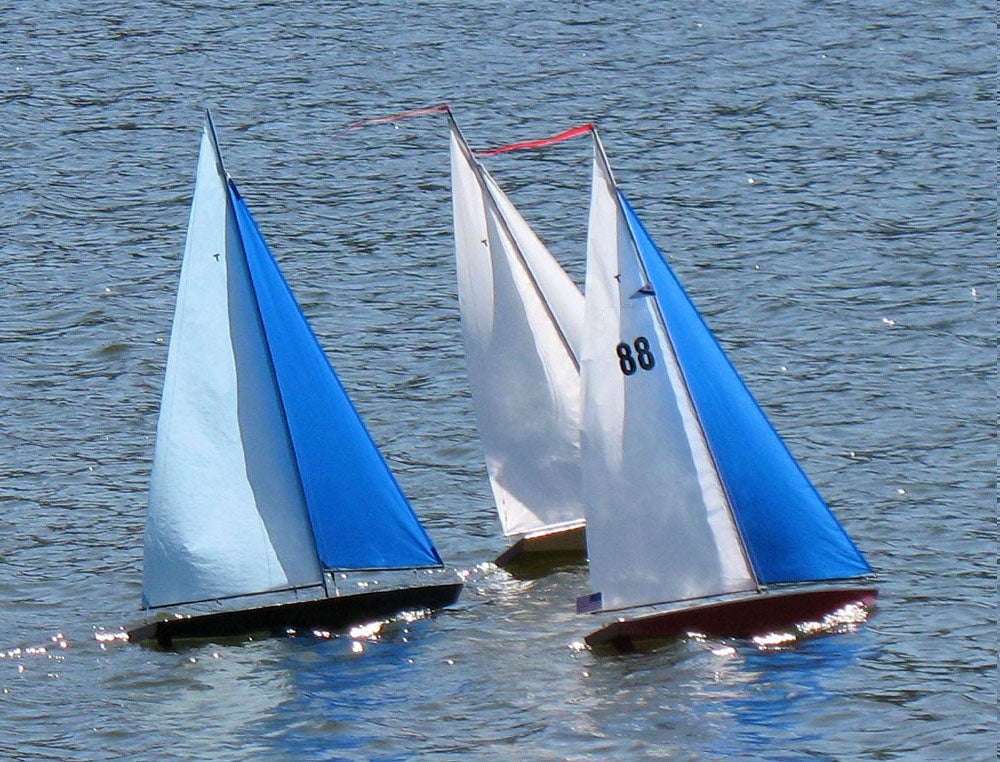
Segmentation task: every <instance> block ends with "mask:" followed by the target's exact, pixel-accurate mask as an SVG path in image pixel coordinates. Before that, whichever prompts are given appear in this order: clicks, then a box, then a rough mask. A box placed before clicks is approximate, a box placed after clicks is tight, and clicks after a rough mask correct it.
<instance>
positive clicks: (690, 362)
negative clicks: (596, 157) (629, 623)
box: [618, 191, 871, 584]
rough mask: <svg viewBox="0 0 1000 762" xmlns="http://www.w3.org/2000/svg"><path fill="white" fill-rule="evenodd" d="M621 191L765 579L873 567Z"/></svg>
mask: <svg viewBox="0 0 1000 762" xmlns="http://www.w3.org/2000/svg"><path fill="white" fill-rule="evenodd" d="M618 196H619V199H620V200H621V205H622V208H623V209H624V210H625V216H626V219H627V220H628V224H629V228H630V229H631V232H632V236H633V238H634V240H635V242H636V245H637V247H638V250H639V254H640V256H641V258H642V261H643V264H644V265H645V267H646V271H647V274H648V276H649V279H650V281H651V283H652V285H653V289H654V291H655V292H656V298H657V300H658V302H659V305H660V309H661V311H662V313H663V317H664V321H665V322H666V325H667V330H668V332H669V335H670V340H671V342H672V343H673V345H674V351H675V353H676V355H677V359H678V362H679V364H680V366H681V369H682V370H683V373H684V377H685V380H686V381H687V385H688V388H689V391H690V394H691V398H692V400H693V402H694V405H695V408H696V410H697V412H698V417H699V419H700V421H701V424H702V428H703V429H704V432H705V438H706V439H707V441H708V444H709V447H710V449H711V451H712V456H713V458H714V459H715V463H716V467H717V468H718V470H719V475H720V477H721V479H722V483H723V485H724V487H725V490H726V494H727V496H728V497H729V501H730V504H731V507H732V510H733V514H734V516H735V518H736V522H737V525H738V526H739V529H740V534H741V535H742V537H743V541H744V544H745V546H746V550H747V554H748V555H749V557H750V561H751V563H752V564H753V568H754V571H755V573H756V575H757V578H758V581H759V582H761V583H763V584H773V583H780V582H806V581H812V580H831V579H843V578H847V577H854V576H857V575H860V574H868V573H870V572H871V567H870V566H869V565H868V563H867V562H866V561H865V559H864V558H863V557H862V555H861V553H860V552H859V551H858V549H857V548H856V547H855V546H854V543H852V542H851V539H850V538H849V537H848V536H847V533H846V532H845V531H844V529H843V527H841V526H840V524H839V522H838V521H837V519H836V518H835V517H834V515H833V514H832V513H831V512H830V509H829V508H828V507H827V505H826V503H825V502H824V501H823V498H821V497H820V495H819V493H818V492H817V491H816V488H815V487H814V486H813V485H812V483H811V482H810V481H809V478H808V477H807V476H806V475H805V474H804V473H803V471H802V469H801V468H800V467H799V465H798V463H797V462H796V460H795V459H794V458H793V457H792V455H791V453H790V452H789V451H788V449H787V447H786V446H785V443H784V442H783V441H782V440H781V437H779V436H778V433H777V432H776V431H775V430H774V428H773V427H772V426H771V424H770V422H769V421H768V420H767V417H766V416H765V415H764V412H763V411H762V410H761V409H760V407H759V406H758V405H757V402H756V400H755V399H754V398H753V396H752V395H751V394H750V392H749V390H748V389H747V388H746V386H745V385H744V384H743V380H742V379H741V378H740V376H739V374H738V373H737V372H736V369H735V368H734V367H733V366H732V364H731V363H730V362H729V358H728V357H727V356H726V355H725V353H724V352H723V351H722V347H720V346H719V344H718V342H717V341H716V340H715V336H713V335H712V332H711V331H710V330H709V328H708V326H707V325H706V324H705V322H704V321H703V320H702V317H701V314H700V313H699V312H698V310H697V309H696V308H695V306H694V304H693V303H692V302H691V300H690V299H689V298H688V296H687V294H686V293H685V291H684V289H683V287H682V286H681V285H680V283H679V282H678V280H677V278H676V276H675V275H674V273H673V271H672V270H671V269H670V266H669V265H668V264H667V263H666V261H665V260H664V258H663V255H662V254H661V253H660V251H659V250H658V249H657V248H656V245H655V244H654V243H653V241H652V239H651V238H650V237H649V234H648V233H647V232H646V229H645V228H644V227H643V225H642V223H641V222H640V221H639V219H638V217H636V215H635V212H634V211H633V210H632V208H631V207H630V206H629V204H628V202H627V201H626V200H625V197H624V196H623V195H622V194H621V192H620V191H619V194H618Z"/></svg>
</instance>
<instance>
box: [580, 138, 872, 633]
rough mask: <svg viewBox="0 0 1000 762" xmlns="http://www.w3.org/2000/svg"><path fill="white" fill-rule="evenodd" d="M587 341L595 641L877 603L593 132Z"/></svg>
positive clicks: (776, 624) (584, 370)
mask: <svg viewBox="0 0 1000 762" xmlns="http://www.w3.org/2000/svg"><path fill="white" fill-rule="evenodd" d="M592 135H593V147H594V161H593V182H592V195H591V207H590V222H589V231H588V242H587V245H588V250H587V273H586V288H585V298H586V314H585V319H584V335H583V339H582V363H581V383H582V409H583V413H582V425H581V459H582V474H583V495H584V506H585V516H586V521H587V548H588V555H589V564H590V582H591V585H592V589H593V590H594V591H595V592H594V593H592V594H590V595H586V596H583V597H582V598H580V599H579V600H578V601H577V609H578V611H580V612H594V613H595V614H599V615H603V616H605V617H607V616H609V615H610V616H612V617H613V618H614V619H613V621H611V622H609V623H608V624H607V625H605V626H604V627H602V628H600V629H598V630H597V631H595V632H593V633H591V634H590V635H589V636H587V638H586V641H587V643H588V644H590V645H600V644H612V645H615V646H618V647H622V648H626V647H629V646H631V645H632V644H634V642H635V641H638V640H644V639H649V638H661V637H670V636H674V635H683V634H685V633H702V634H705V635H712V636H722V637H748V636H752V635H758V634H763V633H768V632H772V631H776V630H787V629H789V628H791V627H793V626H794V625H796V624H798V623H802V622H815V621H822V620H823V619H824V617H827V616H829V615H832V614H834V613H835V612H837V611H838V610H841V609H843V608H844V607H850V606H852V605H854V606H856V607H857V608H858V609H859V610H861V611H866V610H868V609H871V608H872V607H874V605H875V601H876V596H877V591H876V589H875V588H874V587H873V586H872V585H871V584H870V577H871V574H872V569H871V567H870V566H869V565H868V563H867V562H866V561H865V559H864V557H863V556H862V555H861V553H860V552H859V551H858V549H857V548H856V547H855V545H854V543H853V542H852V541H851V539H850V538H849V537H848V535H847V533H846V532H845V531H844V529H843V527H842V526H841V525H840V523H839V522H838V521H837V519H836V518H835V517H834V515H833V513H832V512H831V511H830V509H829V507H828V506H827V505H826V503H825V502H824V501H823V499H822V498H821V497H820V495H819V493H818V492H817V491H816V489H815V488H814V487H813V485H812V483H811V482H810V481H809V479H808V477H807V476H806V475H805V473H804V472H803V471H802V469H801V468H800V467H799V465H798V463H797V462H796V460H795V459H794V457H793V456H792V455H791V453H790V452H789V450H788V449H787V447H786V446H785V444H784V443H783V442H782V440H781V438H780V436H779V435H778V434H777V432H776V431H775V429H774V428H773V427H772V425H771V424H770V422H769V421H768V419H767V417H766V416H765V415H764V413H763V411H762V410H761V408H760V407H759V405H758V404H757V402H756V401H755V400H754V398H753V396H752V395H751V394H750V392H749V390H748V389H747V387H746V386H745V384H744V383H743V381H742V379H741V378H740V376H739V374H738V373H737V372H736V370H735V368H734V367H733V365H732V364H731V363H730V361H729V359H728V358H727V357H726V355H725V353H724V352H723V350H722V348H721V347H720V345H719V344H718V342H717V341H716V339H715V337H714V336H713V335H712V332H711V331H710V330H709V328H708V326H707V325H706V324H705V322H704V320H703V319H702V317H701V315H700V314H699V313H698V311H697V309H696V308H695V306H694V304H693V303H692V302H691V300H690V299H689V298H688V296H687V294H686V293H685V291H684V289H683V288H682V287H681V285H680V282H679V281H678V280H677V277H676V276H675V275H674V273H673V271H672V270H671V268H670V266H669V265H668V264H667V261H666V259H665V258H664V257H663V255H662V254H661V253H660V251H659V249H658V248H657V247H656V245H655V244H654V243H653V240H652V238H651V237H650V236H649V233H648V232H647V231H646V229H645V227H644V226H643V225H642V223H641V222H640V220H639V218H638V216H637V215H636V213H635V211H634V210H633V209H632V207H631V206H630V205H629V203H628V201H627V200H626V198H625V196H624V194H623V193H622V192H621V190H620V189H619V187H618V185H617V183H616V182H615V179H614V176H613V174H612V172H611V168H610V165H609V163H608V159H607V156H606V154H605V152H604V148H603V146H602V144H601V141H600V138H599V137H598V135H597V131H596V130H592Z"/></svg>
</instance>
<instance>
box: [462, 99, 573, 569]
mask: <svg viewBox="0 0 1000 762" xmlns="http://www.w3.org/2000/svg"><path fill="white" fill-rule="evenodd" d="M448 117H449V122H450V125H451V177H452V198H453V204H454V219H455V252H456V260H457V270H458V294H459V307H460V313H461V317H462V335H463V338H464V342H465V356H466V364H467V369H468V377H469V384H470V386H471V389H472V399H473V405H474V408H475V412H476V420H477V423H478V427H479V435H480V439H481V441H482V447H483V451H484V454H485V457H486V464H487V472H488V474H489V479H490V486H491V488H492V490H493V495H494V498H495V500H496V507H497V512H498V513H499V516H500V523H501V524H502V526H503V531H504V534H505V535H506V536H507V537H508V538H512V544H511V546H510V547H509V548H508V549H507V550H506V551H505V552H504V553H503V554H501V555H500V557H499V558H497V559H496V562H497V564H499V565H500V566H507V567H510V568H514V567H515V566H520V567H524V566H526V565H530V564H532V562H537V561H541V562H542V564H543V565H544V564H545V563H546V562H547V561H551V560H554V559H565V558H567V557H569V558H578V559H581V560H582V558H583V553H584V549H585V542H584V519H583V505H582V498H581V474H580V362H579V357H580V345H581V340H582V337H583V316H584V301H583V294H582V293H580V289H579V288H578V287H577V286H576V284H575V283H573V281H572V279H571V278H570V277H569V276H568V275H567V274H566V272H565V271H564V270H563V269H562V267H561V266H560V265H559V263H558V262H557V261H556V259H555V257H553V256H552V254H551V253H550V252H549V251H548V249H547V248H546V247H545V245H544V244H543V243H542V242H541V240H539V238H538V236H537V235H535V233H534V232H533V231H532V230H531V228H530V227H529V226H528V223H527V222H526V221H525V220H524V218H523V217H522V216H521V215H520V213H519V212H518V211H517V209H516V208H515V207H514V205H513V204H512V203H511V201H510V199H509V198H508V197H507V196H506V194H505V193H504V192H503V191H502V190H501V189H500V187H499V186H498V185H497V183H496V181H495V180H494V179H493V178H492V177H491V176H490V174H489V172H487V171H486V169H485V168H484V167H483V166H482V165H481V164H480V163H479V162H478V161H477V160H476V159H475V157H474V156H473V152H472V151H471V150H470V149H469V146H468V144H467V143H466V142H465V138H464V137H463V136H462V133H461V131H460V130H459V128H458V125H457V124H456V123H455V120H454V119H453V118H452V117H451V112H450V111H449V112H448Z"/></svg>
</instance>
